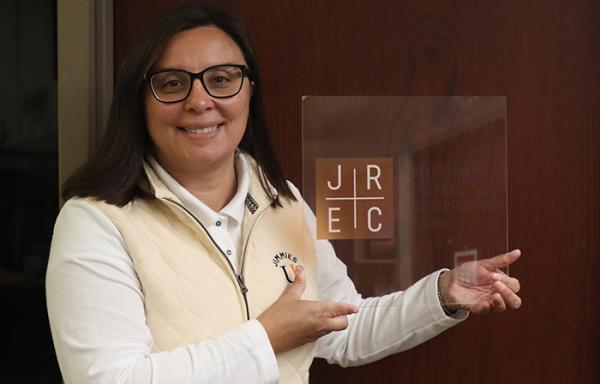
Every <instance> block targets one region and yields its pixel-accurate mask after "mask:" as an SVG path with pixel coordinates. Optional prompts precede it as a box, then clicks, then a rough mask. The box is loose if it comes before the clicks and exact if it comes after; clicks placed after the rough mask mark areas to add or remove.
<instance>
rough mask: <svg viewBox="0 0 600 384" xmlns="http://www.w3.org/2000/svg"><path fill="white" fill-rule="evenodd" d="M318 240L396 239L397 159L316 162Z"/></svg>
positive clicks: (320, 160)
mask: <svg viewBox="0 0 600 384" xmlns="http://www.w3.org/2000/svg"><path fill="white" fill-rule="evenodd" d="M316 187H317V188H316V198H317V237H318V238H319V239H388V238H392V237H393V233H394V220H393V205H394V204H393V159H392V158H335V159H317V160H316Z"/></svg>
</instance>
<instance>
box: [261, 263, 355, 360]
mask: <svg viewBox="0 0 600 384" xmlns="http://www.w3.org/2000/svg"><path fill="white" fill-rule="evenodd" d="M305 287H306V280H305V276H304V269H303V268H302V267H301V266H297V267H296V278H295V279H294V282H293V283H292V284H290V285H289V286H288V287H286V289H285V291H283V293H282V294H281V296H279V298H278V299H277V301H275V302H274V303H273V304H272V305H271V306H270V307H269V308H267V310H266V311H264V312H263V313H262V314H261V315H260V316H258V318H257V320H258V321H260V323H261V324H262V326H263V327H264V328H265V331H266V332H267V335H268V336H269V341H270V342H271V346H272V347H273V350H274V351H275V353H278V352H284V351H287V350H289V349H293V348H296V347H299V346H301V345H304V344H306V343H309V342H312V341H315V340H317V339H318V338H319V337H321V336H324V335H326V334H328V333H330V332H333V331H341V330H343V329H345V328H346V327H347V326H348V317H347V316H348V315H350V314H353V313H357V312H358V308H357V307H356V306H354V305H351V304H344V303H335V302H321V301H306V300H302V299H301V296H302V293H303V292H304V288H305Z"/></svg>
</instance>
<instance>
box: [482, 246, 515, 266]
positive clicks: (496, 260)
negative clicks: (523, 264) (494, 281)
mask: <svg viewBox="0 0 600 384" xmlns="http://www.w3.org/2000/svg"><path fill="white" fill-rule="evenodd" d="M520 256H521V251H520V250H518V249H515V250H512V251H510V252H507V253H503V254H501V255H498V256H494V257H490V258H489V259H483V260H481V264H482V265H483V266H484V267H486V268H487V269H488V270H490V271H493V270H495V269H499V268H504V267H506V266H508V265H510V264H512V263H514V262H515V261H517V259H518V258H519V257H520Z"/></svg>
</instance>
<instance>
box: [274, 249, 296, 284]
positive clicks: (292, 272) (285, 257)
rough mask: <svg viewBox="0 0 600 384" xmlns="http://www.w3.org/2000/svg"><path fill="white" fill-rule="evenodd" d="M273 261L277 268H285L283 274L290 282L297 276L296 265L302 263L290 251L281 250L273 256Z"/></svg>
mask: <svg viewBox="0 0 600 384" xmlns="http://www.w3.org/2000/svg"><path fill="white" fill-rule="evenodd" d="M272 261H273V265H275V268H281V269H282V270H283V275H284V276H285V279H286V280H287V281H288V283H293V282H294V279H295V278H296V266H297V265H301V264H302V263H301V262H300V260H299V259H298V258H297V257H296V256H294V255H292V254H291V253H289V252H286V251H281V252H277V253H276V254H275V256H273V260H272Z"/></svg>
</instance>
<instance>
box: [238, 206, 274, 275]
mask: <svg viewBox="0 0 600 384" xmlns="http://www.w3.org/2000/svg"><path fill="white" fill-rule="evenodd" d="M268 209H269V207H265V208H264V209H263V210H262V211H260V212H258V215H257V216H256V218H255V219H254V220H253V221H252V225H250V229H248V234H247V235H246V238H245V239H244V246H243V249H242V260H241V263H240V264H241V265H240V274H241V275H242V276H243V275H244V265H245V264H246V263H245V261H246V250H247V249H248V242H249V241H250V234H252V229H253V228H254V224H256V222H257V221H258V219H260V217H261V216H262V215H263V213H265V212H266V211H267V210H268Z"/></svg>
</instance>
